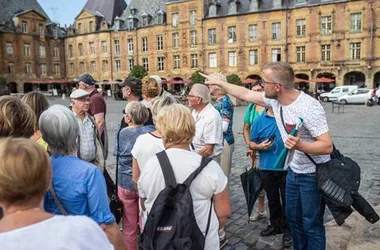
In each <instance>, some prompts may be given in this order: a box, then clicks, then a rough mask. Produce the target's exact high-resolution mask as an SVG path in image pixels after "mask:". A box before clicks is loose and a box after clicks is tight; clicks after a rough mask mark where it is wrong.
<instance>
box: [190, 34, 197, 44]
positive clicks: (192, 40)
mask: <svg viewBox="0 0 380 250" xmlns="http://www.w3.org/2000/svg"><path fill="white" fill-rule="evenodd" d="M190 46H191V47H195V46H197V31H196V30H192V31H190Z"/></svg>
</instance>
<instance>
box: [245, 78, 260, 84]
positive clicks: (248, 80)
mask: <svg viewBox="0 0 380 250" xmlns="http://www.w3.org/2000/svg"><path fill="white" fill-rule="evenodd" d="M255 82H257V80H255V79H251V78H247V79H244V80H243V81H242V83H250V84H252V83H255Z"/></svg>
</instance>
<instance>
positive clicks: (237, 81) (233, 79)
mask: <svg viewBox="0 0 380 250" xmlns="http://www.w3.org/2000/svg"><path fill="white" fill-rule="evenodd" d="M227 82H228V83H232V84H235V85H240V86H241V85H242V82H241V79H240V77H239V76H238V75H237V74H231V75H229V76H227Z"/></svg>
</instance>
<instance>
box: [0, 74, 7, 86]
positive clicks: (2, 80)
mask: <svg viewBox="0 0 380 250" xmlns="http://www.w3.org/2000/svg"><path fill="white" fill-rule="evenodd" d="M6 85H7V78H5V76H3V75H0V86H1V87H3V86H6Z"/></svg>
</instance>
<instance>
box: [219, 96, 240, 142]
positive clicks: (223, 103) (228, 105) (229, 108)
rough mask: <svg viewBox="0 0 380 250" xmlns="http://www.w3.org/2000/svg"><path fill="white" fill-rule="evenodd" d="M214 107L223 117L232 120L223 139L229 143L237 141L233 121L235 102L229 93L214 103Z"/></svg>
mask: <svg viewBox="0 0 380 250" xmlns="http://www.w3.org/2000/svg"><path fill="white" fill-rule="evenodd" d="M214 108H215V109H216V110H218V112H219V113H220V115H221V116H222V119H224V118H225V119H228V120H230V122H229V124H228V128H227V131H226V132H223V139H224V140H226V141H227V143H228V144H229V145H232V144H234V143H235V138H234V133H233V131H232V121H233V118H234V104H233V103H232V101H231V99H230V97H229V96H228V95H225V96H223V97H222V98H220V99H219V100H218V101H216V102H215V103H214Z"/></svg>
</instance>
